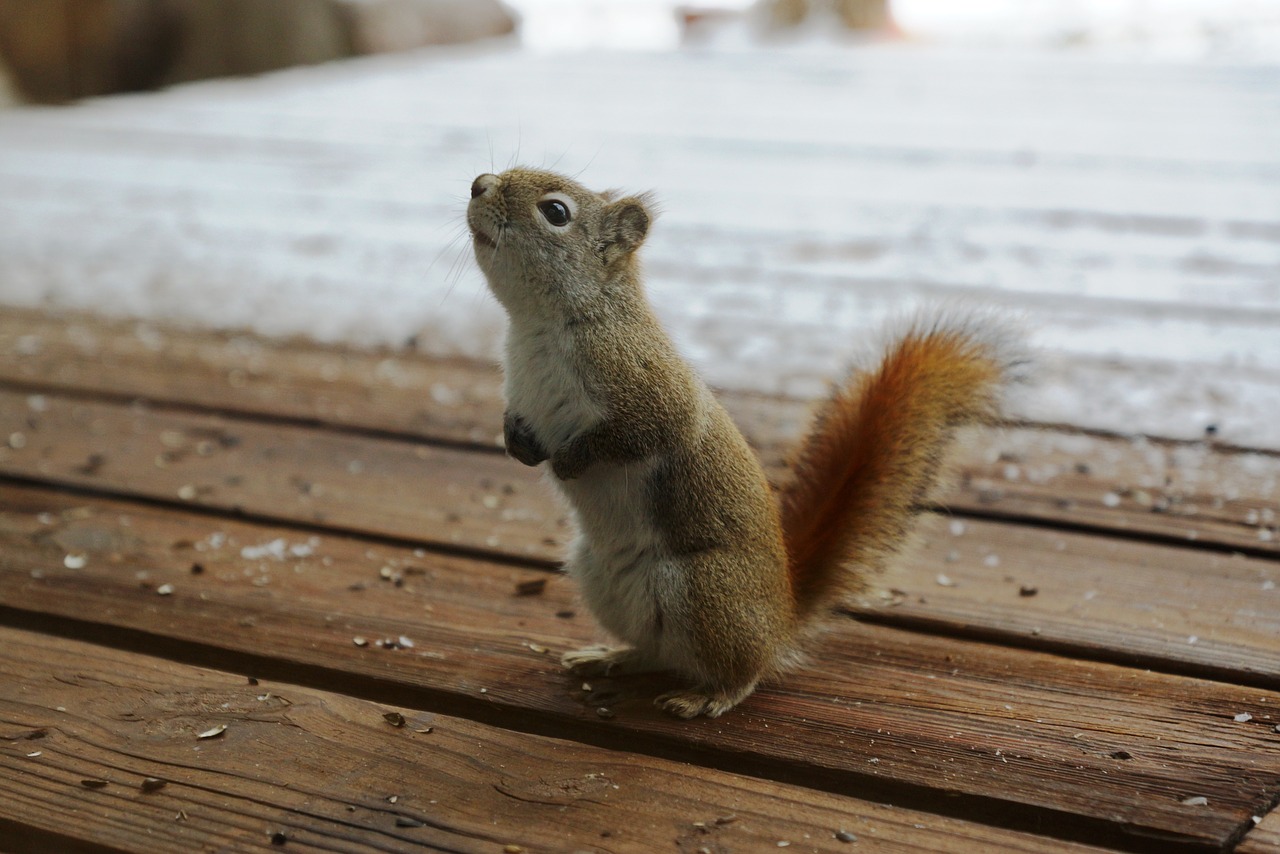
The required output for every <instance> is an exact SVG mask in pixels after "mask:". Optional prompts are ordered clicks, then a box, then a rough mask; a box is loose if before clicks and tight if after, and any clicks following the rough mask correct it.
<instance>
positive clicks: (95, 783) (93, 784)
mask: <svg viewBox="0 0 1280 854" xmlns="http://www.w3.org/2000/svg"><path fill="white" fill-rule="evenodd" d="M80 785H81V786H84V787H85V788H86V789H103V788H106V786H107V781H106V780H97V779H90V780H81V781H80Z"/></svg>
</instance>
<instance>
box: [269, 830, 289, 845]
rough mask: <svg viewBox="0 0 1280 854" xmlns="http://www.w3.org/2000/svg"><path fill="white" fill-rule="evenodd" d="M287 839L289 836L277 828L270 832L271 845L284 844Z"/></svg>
mask: <svg viewBox="0 0 1280 854" xmlns="http://www.w3.org/2000/svg"><path fill="white" fill-rule="evenodd" d="M288 841H289V837H288V836H287V835H286V834H285V832H284V831H283V830H277V831H276V832H275V833H273V834H271V844H272V845H284V844H285V843H286V842H288Z"/></svg>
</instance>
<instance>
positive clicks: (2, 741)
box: [0, 629, 1098, 854]
mask: <svg viewBox="0 0 1280 854" xmlns="http://www.w3.org/2000/svg"><path fill="white" fill-rule="evenodd" d="M0 674H2V675H3V677H4V678H3V679H0V767H3V768H4V769H5V772H4V773H3V774H0V794H3V797H4V804H5V806H4V807H3V808H0V816H3V820H7V822H9V823H11V825H12V826H13V827H14V828H16V829H21V830H26V831H27V832H28V834H29V836H33V837H34V836H36V835H37V834H39V835H42V836H44V837H46V840H47V839H48V838H50V837H52V838H57V839H58V840H60V841H63V842H64V843H65V842H66V841H67V840H75V841H77V842H84V843H96V844H102V845H113V846H117V847H119V848H121V849H123V850H151V849H154V848H156V847H157V846H159V847H163V848H166V849H169V850H197V849H200V850H208V849H213V848H221V847H224V846H231V847H240V846H247V847H255V848H256V847H261V846H265V845H266V844H267V843H268V842H269V841H275V842H276V843H277V844H281V845H287V846H289V847H290V848H291V847H293V846H294V845H302V846H303V847H315V848H320V849H324V848H336V849H341V850H344V851H366V850H368V851H397V850H406V851H407V850H417V847H418V846H426V847H428V848H432V849H435V850H452V851H494V850H500V849H501V847H502V846H503V845H515V844H518V845H520V846H522V847H523V848H525V849H526V850H528V849H535V850H546V851H553V850H555V851H565V850H609V851H651V850H653V849H654V848H656V847H662V846H663V845H670V844H671V843H674V844H675V845H676V846H677V848H680V849H682V850H683V849H684V848H686V847H687V848H688V849H689V850H692V849H693V848H694V847H696V846H697V845H702V844H705V845H711V846H714V847H716V848H717V849H719V848H730V847H743V848H751V849H763V848H765V847H776V846H777V843H778V842H779V841H787V842H790V843H791V845H790V846H789V847H791V848H792V849H794V850H799V851H809V850H822V851H835V850H847V843H844V842H842V841H840V840H837V839H836V838H835V834H836V832H838V831H845V832H848V833H853V834H854V835H856V836H858V837H860V838H861V839H862V840H863V842H864V844H868V843H873V844H875V845H876V846H877V850H881V849H883V850H887V851H904V852H905V851H917V852H931V851H939V850H947V851H965V852H974V854H978V852H985V851H993V850H999V851H1021V852H1050V851H1060V850H1065V851H1079V852H1084V851H1095V850H1098V849H1094V848H1088V847H1085V846H1080V845H1073V844H1070V843H1064V842H1062V841H1061V840H1052V839H1046V838H1040V837H1035V836H1031V835H1029V834H1024V833H1017V832H1012V831H1007V830H1000V829H996V828H990V827H984V826H982V825H978V824H974V823H971V822H965V821H958V820H955V819H949V818H946V817H941V816H936V815H929V814H925V813H920V812H917V811H913V810H907V809H900V808H894V807H889V806H882V805H879V804H872V803H868V802H866V801H860V800H857V799H855V798H851V797H842V796H839V795H833V794H828V793H826V792H821V791H815V790H811V789H803V788H800V787H798V786H789V785H783V784H777V783H772V782H769V781H764V780H757V779H752V778H750V777H745V776H742V775H737V774H729V773H725V772H720V771H716V770H714V769H710V768H698V769H696V773H691V771H693V770H694V769H692V768H690V766H687V765H683V764H680V763H676V762H671V761H667V760H662V759H656V758H651V757H647V756H643V755H641V754H635V753H623V752H614V751H605V750H602V749H600V748H596V747H590V746H584V745H581V744H574V743H572V742H567V741H563V740H558V739H552V738H546V737H542V736H537V735H531V734H527V733H519V732H512V731H509V730H502V729H497V728H494V727H489V726H485V725H483V724H478V723H474V722H471V721H467V720H463V719H459V718H453V717H448V716H445V715H439V714H435V713H431V712H424V711H417V710H413V709H409V708H403V707H387V706H385V705H379V704H373V703H370V702H366V701H362V700H357V699H353V698H350V697H344V696H342V695H339V694H333V693H329V692H323V691H317V690H314V689H308V688H302V687H299V686H297V685H291V684H287V683H277V682H270V681H262V682H260V683H258V684H256V685H251V684H248V683H247V681H246V679H245V678H244V676H238V675H233V674H229V673H225V672H220V671H215V670H206V669H200V668H195V667H190V666H186V665H181V664H175V663H172V662H169V661H165V660H163V659H158V658H152V657H148V656H143V655H137V654H132V653H126V652H119V651H115V650H111V649H108V648H104V647H100V646H93V645H90V644H85V643H81V642H77V641H70V640H64V639H60V638H51V637H49V636H47V635H41V634H35V633H31V632H25V631H17V630H13V629H0ZM388 713H400V714H402V715H403V717H404V720H405V723H404V725H402V726H399V727H397V726H393V725H392V724H391V723H390V722H388V721H387V720H386V719H385V718H384V715H385V714H388ZM215 727H225V728H226V729H225V731H224V732H223V734H222V735H220V736H217V737H216V738H208V739H201V738H199V734H200V733H203V732H208V731H210V730H212V729H214V728H215ZM477 745H482V746H483V747H482V749H480V750H477V748H476V746H477ZM147 778H154V779H157V780H163V781H164V785H163V787H162V788H159V789H155V790H154V791H147V790H146V789H144V788H142V782H143V781H144V780H146V779H147ZM86 780H88V781H102V783H103V784H104V785H101V786H96V785H95V787H90V786H87V785H85V784H84V782H82V781H86ZM73 816H74V818H72V817H73ZM717 819H719V821H717ZM16 829H11V833H10V836H9V839H8V843H7V845H6V847H7V848H8V847H9V846H12V845H14V844H15V843H21V842H22V838H21V835H20V833H19V832H18V831H17V830H16ZM275 834H282V836H279V837H275V839H274V840H273V836H275ZM31 841H35V840H31ZM20 847H26V848H32V849H34V848H36V847H37V846H35V845H29V846H20Z"/></svg>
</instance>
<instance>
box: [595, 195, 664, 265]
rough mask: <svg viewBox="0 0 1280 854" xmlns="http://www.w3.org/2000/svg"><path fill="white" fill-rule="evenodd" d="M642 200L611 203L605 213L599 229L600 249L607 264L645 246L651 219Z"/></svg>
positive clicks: (628, 198) (633, 199) (639, 197)
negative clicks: (643, 244) (642, 245)
mask: <svg viewBox="0 0 1280 854" xmlns="http://www.w3.org/2000/svg"><path fill="white" fill-rule="evenodd" d="M647 201H648V199H647V198H645V197H644V196H628V197H627V198H625V199H618V200H617V201H616V202H611V203H610V204H609V206H608V207H606V208H605V209H604V218H603V221H602V223H601V225H602V227H601V229H600V249H601V254H603V255H604V261H605V263H606V264H612V263H613V262H614V261H615V260H617V259H618V258H621V257H623V256H626V255H630V254H631V253H632V252H635V251H636V250H637V249H639V248H640V244H641V243H644V238H645V235H647V234H648V233H649V223H650V222H652V220H653V216H652V215H651V214H650V213H649V208H648V206H647V204H646V202H647Z"/></svg>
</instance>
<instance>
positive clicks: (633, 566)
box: [557, 459, 670, 644]
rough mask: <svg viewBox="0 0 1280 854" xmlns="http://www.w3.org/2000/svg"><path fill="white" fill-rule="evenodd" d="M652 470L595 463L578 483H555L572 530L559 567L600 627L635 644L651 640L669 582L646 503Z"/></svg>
mask: <svg viewBox="0 0 1280 854" xmlns="http://www.w3.org/2000/svg"><path fill="white" fill-rule="evenodd" d="M654 464H655V460H652V459H650V460H646V461H644V462H639V463H631V464H628V465H625V466H623V465H613V464H597V465H594V466H591V467H590V468H588V469H587V471H586V472H584V473H583V475H582V477H580V478H577V479H575V480H570V481H564V482H557V485H558V486H559V488H560V491H561V492H562V493H563V494H564V495H565V497H566V498H567V499H568V500H569V505H570V507H571V508H572V510H573V517H574V522H575V523H576V526H577V529H578V538H577V540H576V541H575V542H574V544H573V547H572V550H571V552H570V556H569V562H568V564H567V565H566V567H565V568H566V569H567V570H568V572H569V573H570V574H571V575H573V576H574V577H575V578H576V579H577V580H578V583H579V585H580V586H581V589H582V595H583V598H584V599H586V601H587V605H588V606H589V607H590V608H591V611H592V613H594V614H595V616H596V619H598V620H599V621H600V624H601V625H603V626H604V627H605V628H606V629H607V630H608V631H609V632H611V633H612V634H614V635H616V636H617V637H619V638H620V639H622V640H625V641H628V642H629V643H633V644H634V643H642V642H645V641H648V640H651V639H652V636H653V632H654V625H655V622H656V620H657V613H658V609H659V607H660V606H659V602H660V601H661V600H662V599H666V598H668V597H667V596H666V595H665V592H666V588H667V587H668V586H669V584H670V580H669V579H666V578H664V576H665V575H666V574H667V573H665V572H663V567H664V566H666V565H668V564H669V561H668V560H667V554H666V547H665V543H663V541H662V538H661V536H660V534H659V532H658V530H657V528H656V527H655V526H654V524H653V511H652V508H651V507H650V505H649V501H650V499H649V491H648V485H647V484H648V480H649V477H650V475H651V474H652V472H653V469H654Z"/></svg>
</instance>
